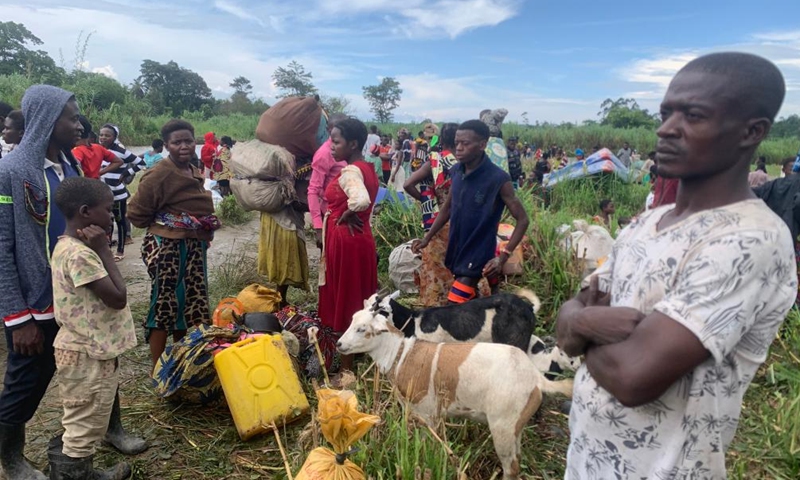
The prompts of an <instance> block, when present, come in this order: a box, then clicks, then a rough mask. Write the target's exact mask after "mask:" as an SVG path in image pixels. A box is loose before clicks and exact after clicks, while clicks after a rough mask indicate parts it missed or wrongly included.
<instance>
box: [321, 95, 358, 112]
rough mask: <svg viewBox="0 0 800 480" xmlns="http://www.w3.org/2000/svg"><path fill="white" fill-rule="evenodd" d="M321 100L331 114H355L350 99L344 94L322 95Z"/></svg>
mask: <svg viewBox="0 0 800 480" xmlns="http://www.w3.org/2000/svg"><path fill="white" fill-rule="evenodd" d="M320 101H321V102H322V107H323V108H324V109H325V111H326V112H328V114H329V115H330V114H333V113H341V114H343V115H352V114H353V108H352V107H351V106H350V100H348V99H347V97H345V96H344V95H339V96H335V97H331V96H328V95H322V96H321V97H320Z"/></svg>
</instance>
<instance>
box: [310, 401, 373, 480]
mask: <svg viewBox="0 0 800 480" xmlns="http://www.w3.org/2000/svg"><path fill="white" fill-rule="evenodd" d="M317 399H318V400H319V405H318V407H317V421H318V422H319V424H320V427H321V428H322V435H324V436H325V439H326V440H328V443H330V444H331V445H332V446H333V451H331V450H329V449H327V448H315V449H314V450H313V451H312V452H311V453H310V454H309V455H308V458H306V462H305V463H304V464H303V468H301V469H300V472H298V473H297V476H296V477H295V480H364V479H365V478H366V477H365V476H364V471H363V470H361V467H359V466H358V465H356V464H355V463H353V462H351V461H350V460H347V455H348V454H349V453H350V447H351V446H352V445H353V444H354V443H355V442H357V441H358V440H359V439H360V438H361V437H363V436H364V435H366V433H367V432H368V431H369V429H370V428H372V426H373V425H375V424H376V423H378V422H379V421H380V417H377V416H375V415H369V414H366V413H361V412H359V411H358V399H357V398H356V394H355V393H353V392H352V391H350V390H341V391H340V390H330V389H327V388H323V389H320V390H317Z"/></svg>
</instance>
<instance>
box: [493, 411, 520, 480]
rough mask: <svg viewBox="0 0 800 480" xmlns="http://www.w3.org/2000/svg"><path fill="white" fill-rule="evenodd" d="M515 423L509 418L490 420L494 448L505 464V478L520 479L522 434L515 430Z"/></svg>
mask: <svg viewBox="0 0 800 480" xmlns="http://www.w3.org/2000/svg"><path fill="white" fill-rule="evenodd" d="M515 423H516V422H513V421H512V422H510V421H509V419H508V418H503V419H498V418H495V419H490V420H489V430H490V431H491V432H492V440H493V441H494V450H495V452H497V456H498V457H499V458H500V463H501V464H502V465H503V480H517V479H519V470H520V467H519V454H520V445H521V435H517V434H516V432H515V431H514V430H515V425H514V424H515ZM520 433H521V432H520Z"/></svg>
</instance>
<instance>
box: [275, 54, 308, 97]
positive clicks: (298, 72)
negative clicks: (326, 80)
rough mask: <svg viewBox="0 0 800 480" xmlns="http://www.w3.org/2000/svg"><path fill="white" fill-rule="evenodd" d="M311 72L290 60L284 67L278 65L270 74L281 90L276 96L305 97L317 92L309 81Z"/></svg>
mask: <svg viewBox="0 0 800 480" xmlns="http://www.w3.org/2000/svg"><path fill="white" fill-rule="evenodd" d="M311 78H312V75H311V72H306V69H305V67H303V66H302V65H300V64H299V63H297V62H296V61H294V60H292V62H291V63H289V65H287V66H286V68H283V67H278V69H277V70H275V73H273V74H272V80H274V81H275V86H276V87H278V88H280V89H281V90H283V92H281V94H280V95H278V98H285V97H307V96H309V95H313V94H315V93H317V87H315V86H314V84H313V83H311Z"/></svg>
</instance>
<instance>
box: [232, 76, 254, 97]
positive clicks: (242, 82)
mask: <svg viewBox="0 0 800 480" xmlns="http://www.w3.org/2000/svg"><path fill="white" fill-rule="evenodd" d="M230 87H231V88H232V89H234V90H235V92H234V94H233V95H234V96H240V97H244V98H249V97H250V94H251V93H253V84H252V83H250V80H248V79H247V78H245V77H242V76H238V77H236V78H234V79H233V81H232V82H231V83H230Z"/></svg>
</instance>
